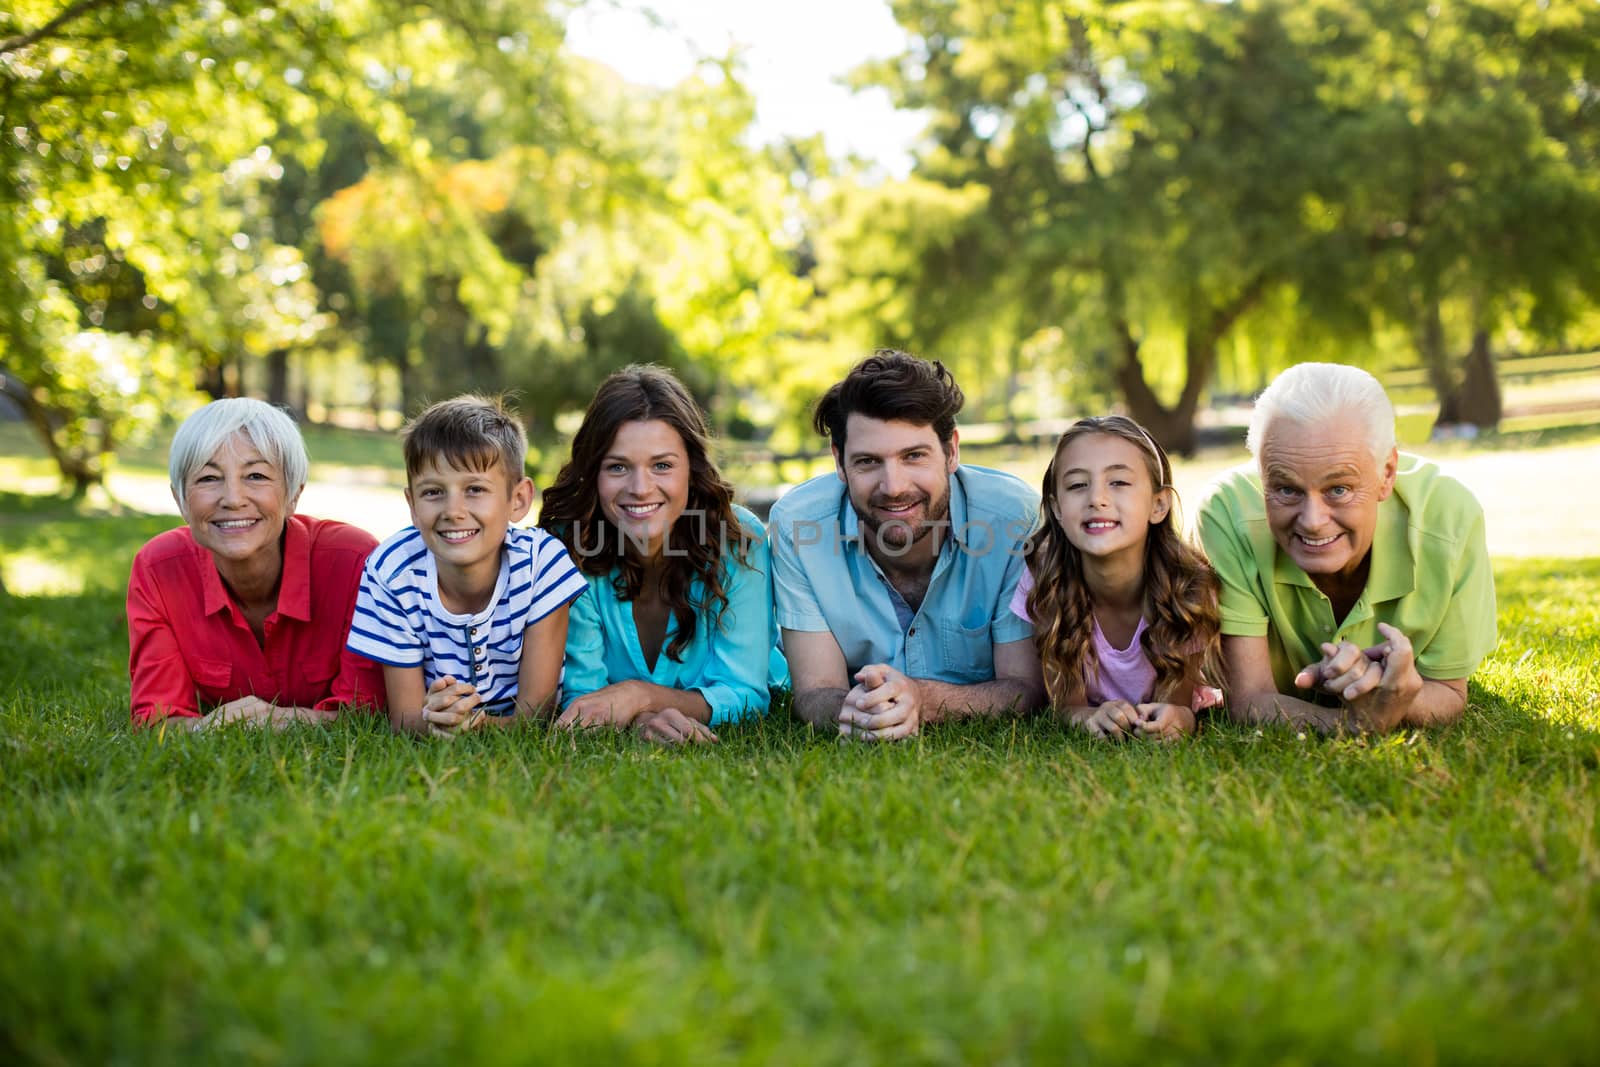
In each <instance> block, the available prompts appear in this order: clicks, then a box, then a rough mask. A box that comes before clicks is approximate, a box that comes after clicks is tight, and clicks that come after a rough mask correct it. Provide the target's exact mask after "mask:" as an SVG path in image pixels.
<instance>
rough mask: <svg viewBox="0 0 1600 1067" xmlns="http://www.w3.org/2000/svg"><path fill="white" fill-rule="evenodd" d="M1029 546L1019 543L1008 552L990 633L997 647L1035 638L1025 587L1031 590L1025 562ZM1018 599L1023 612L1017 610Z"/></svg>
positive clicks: (990, 624)
mask: <svg viewBox="0 0 1600 1067" xmlns="http://www.w3.org/2000/svg"><path fill="white" fill-rule="evenodd" d="M1026 544H1027V542H1026V541H1022V542H1019V543H1017V544H1014V545H1012V546H1011V547H1010V548H1009V549H1007V551H1006V556H1007V558H1006V570H1005V575H1004V577H1003V578H1002V579H1001V584H1000V595H999V596H998V597H997V598H996V599H995V609H994V612H993V616H992V618H991V619H990V622H989V626H990V632H991V633H993V634H994V643H995V644H997V645H1004V644H1009V643H1010V642H1012V641H1026V640H1027V639H1028V638H1030V637H1032V636H1033V621H1032V620H1031V619H1029V618H1028V594H1027V590H1026V589H1025V588H1024V587H1023V582H1025V581H1026V582H1028V587H1027V588H1030V589H1031V588H1032V579H1031V578H1030V577H1029V572H1028V563H1027V560H1026V559H1025V558H1024V550H1023V546H1024V545H1026ZM1019 597H1020V598H1021V605H1022V610H1021V611H1018V610H1017V605H1018V598H1019Z"/></svg>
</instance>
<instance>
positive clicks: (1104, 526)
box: [1089, 519, 1116, 530]
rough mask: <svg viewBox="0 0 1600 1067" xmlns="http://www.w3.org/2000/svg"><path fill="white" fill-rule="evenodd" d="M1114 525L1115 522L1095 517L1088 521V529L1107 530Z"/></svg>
mask: <svg viewBox="0 0 1600 1067" xmlns="http://www.w3.org/2000/svg"><path fill="white" fill-rule="evenodd" d="M1115 525H1116V523H1114V522H1109V521H1107V520H1105V519H1097V520H1095V521H1094V522H1091V523H1089V529H1091V530H1109V529H1111V528H1112V527H1113V526H1115Z"/></svg>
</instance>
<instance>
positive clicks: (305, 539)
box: [195, 515, 311, 622]
mask: <svg viewBox="0 0 1600 1067" xmlns="http://www.w3.org/2000/svg"><path fill="white" fill-rule="evenodd" d="M195 551H196V552H198V553H199V554H200V582H201V585H203V586H204V587H205V613H206V614H207V615H215V614H217V612H219V611H226V610H229V609H230V608H231V607H232V606H233V598H232V597H230V596H229V595H228V587H227V586H226V585H224V584H223V583H222V575H220V574H218V573H217V564H216V561H214V560H213V559H212V558H211V553H209V552H207V551H206V550H205V549H203V548H201V547H200V546H199V545H196V546H195ZM277 613H278V614H279V615H285V616H288V617H289V618H291V619H299V620H300V621H301V622H309V621H310V619H311V534H310V533H309V532H308V531H307V530H306V527H305V523H304V521H303V520H302V519H301V518H300V517H299V516H298V515H291V516H290V517H289V520H288V521H287V522H285V523H284V530H283V575H282V576H281V577H280V578H279V580H278V611H277Z"/></svg>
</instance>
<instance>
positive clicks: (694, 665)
mask: <svg viewBox="0 0 1600 1067" xmlns="http://www.w3.org/2000/svg"><path fill="white" fill-rule="evenodd" d="M734 511H735V512H736V513H737V515H738V517H739V521H740V522H742V523H743V524H744V527H745V529H746V530H748V531H749V532H750V533H751V534H753V535H754V536H755V541H754V543H752V544H751V545H750V554H749V556H748V557H747V562H748V566H747V565H745V564H742V563H738V562H736V561H735V560H733V559H732V558H730V556H729V555H728V554H725V555H724V556H723V570H722V586H723V591H724V592H725V593H727V595H728V609H727V611H726V612H725V613H724V614H723V616H722V621H721V626H720V627H715V628H714V627H713V620H712V619H710V618H708V617H707V616H705V615H701V617H700V618H699V619H698V620H697V621H696V626H695V633H694V636H693V638H691V639H690V641H689V643H688V644H687V645H686V646H684V649H683V651H682V652H681V653H680V658H679V659H677V660H674V659H673V658H672V657H670V656H668V655H667V646H668V645H670V644H671V643H672V638H673V636H674V635H675V634H676V633H677V632H678V623H677V620H676V619H675V618H672V617H671V616H669V617H668V619H667V636H666V638H665V640H663V641H662V642H661V652H660V654H659V655H658V656H657V657H656V665H655V669H654V670H652V669H651V668H649V667H647V666H646V665H645V660H644V650H643V648H642V647H641V646H640V644H639V628H638V626H637V624H635V622H634V621H633V602H632V601H629V600H623V599H622V598H620V597H619V596H617V593H616V587H615V586H614V585H613V584H612V578H613V575H611V574H605V575H599V576H591V575H585V576H584V577H585V580H586V581H587V582H588V583H589V591H588V595H587V596H583V597H579V598H578V600H577V601H575V602H574V603H573V605H572V608H571V611H570V614H569V616H568V622H567V655H566V671H565V674H564V675H563V677H562V683H561V691H562V704H563V706H565V705H566V704H570V703H571V702H572V701H574V700H576V699H577V698H579V697H581V696H585V695H587V694H589V693H593V692H595V691H596V690H598V689H603V688H605V687H606V686H608V685H612V684H615V683H617V682H626V681H630V680H634V679H637V680H640V681H646V682H653V683H654V684H656V685H661V686H666V687H668V688H671V689H682V690H692V691H694V692H698V693H699V694H700V695H701V696H702V697H704V698H705V702H706V703H707V704H709V705H711V724H712V725H713V726H716V725H718V724H720V723H724V722H728V721H730V720H734V719H738V718H741V717H743V716H745V715H761V714H765V713H766V711H767V708H768V706H769V704H770V703H771V696H770V694H769V692H768V686H769V684H773V685H786V684H788V666H787V664H786V663H784V661H783V657H782V655H781V654H779V653H776V651H775V649H774V647H773V646H774V643H775V640H776V637H777V632H776V627H775V626H774V624H773V620H772V586H771V582H770V580H769V578H768V570H769V567H770V564H769V558H770V557H769V554H768V550H767V541H766V532H765V530H764V529H763V528H762V526H761V520H760V519H758V518H756V517H755V516H754V515H753V514H751V513H750V512H749V511H746V510H745V509H744V508H741V507H738V506H735V508H734ZM703 595H704V586H702V585H701V583H700V582H698V581H696V582H694V583H692V584H691V585H690V588H689V596H690V598H691V599H695V598H698V597H701V596H703Z"/></svg>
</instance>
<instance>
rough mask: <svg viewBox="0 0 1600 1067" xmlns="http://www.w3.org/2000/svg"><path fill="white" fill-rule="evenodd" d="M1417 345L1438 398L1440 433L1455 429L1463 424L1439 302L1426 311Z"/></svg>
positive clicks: (1438, 427) (1436, 428) (1416, 339)
mask: <svg viewBox="0 0 1600 1067" xmlns="http://www.w3.org/2000/svg"><path fill="white" fill-rule="evenodd" d="M1415 343H1416V346H1417V355H1418V356H1420V357H1422V367H1423V369H1424V370H1425V371H1427V373H1428V383H1429V384H1430V385H1432V386H1433V395H1434V396H1436V397H1438V399H1439V415H1438V417H1437V418H1436V419H1434V420H1433V429H1434V432H1435V433H1437V432H1438V431H1439V429H1440V428H1441V427H1444V426H1455V425H1456V424H1457V423H1459V422H1460V421H1461V412H1460V396H1459V394H1458V392H1457V389H1456V380H1455V374H1454V372H1453V371H1452V369H1451V366H1450V349H1449V347H1448V346H1447V345H1446V343H1445V337H1444V317H1443V316H1442V315H1441V314H1440V312H1439V302H1438V301H1437V300H1432V301H1429V303H1428V306H1427V309H1426V310H1424V311H1423V313H1422V322H1421V323H1420V325H1419V328H1418V330H1417V333H1416V337H1415Z"/></svg>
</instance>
